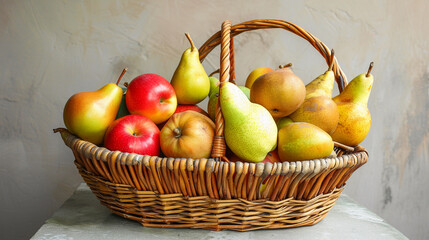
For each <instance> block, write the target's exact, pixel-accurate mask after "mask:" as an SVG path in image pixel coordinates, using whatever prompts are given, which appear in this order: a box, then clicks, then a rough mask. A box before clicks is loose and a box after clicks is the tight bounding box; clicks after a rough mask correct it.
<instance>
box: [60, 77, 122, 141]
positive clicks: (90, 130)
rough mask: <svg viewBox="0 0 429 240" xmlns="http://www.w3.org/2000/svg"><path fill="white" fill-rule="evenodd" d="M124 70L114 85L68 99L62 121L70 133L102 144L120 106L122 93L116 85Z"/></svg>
mask: <svg viewBox="0 0 429 240" xmlns="http://www.w3.org/2000/svg"><path fill="white" fill-rule="evenodd" d="M126 70H127V69H124V70H123V71H122V74H121V76H120V77H119V79H118V81H117V82H116V84H114V83H109V84H107V85H105V86H104V87H102V88H100V89H98V90H96V91H89V92H80V93H76V94H74V95H73V96H71V97H70V98H69V100H68V101H67V103H66V105H65V107H64V112H63V119H64V124H65V125H66V128H67V129H68V130H69V131H70V132H71V133H73V134H75V135H76V136H78V137H80V138H81V139H83V140H86V141H88V142H92V143H94V144H96V145H99V144H101V143H103V139H104V134H105V133H106V130H107V128H108V127H109V125H110V124H111V123H112V122H113V121H114V120H115V117H116V115H117V113H118V109H119V105H120V104H121V100H122V96H123V91H122V89H121V88H120V87H119V86H118V84H119V81H120V80H121V78H122V76H123V75H124V74H125V72H126Z"/></svg>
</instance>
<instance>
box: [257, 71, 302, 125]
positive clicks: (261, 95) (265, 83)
mask: <svg viewBox="0 0 429 240" xmlns="http://www.w3.org/2000/svg"><path fill="white" fill-rule="evenodd" d="M291 65H292V64H288V65H286V66H284V67H281V68H280V69H277V70H274V71H271V72H268V73H266V74H264V75H262V76H260V77H259V78H257V79H256V80H255V82H254V83H253V85H252V88H251V90H250V101H251V102H253V103H258V104H260V105H262V106H264V107H265V108H266V109H267V110H268V111H269V112H270V114H271V116H273V117H274V118H281V117H285V116H287V115H289V114H291V113H293V112H294V111H295V110H296V109H298V107H299V106H300V105H301V104H302V103H303V102H304V98H305V85H304V83H303V82H302V80H301V79H300V78H299V77H298V76H297V75H296V74H295V73H293V71H292V69H290V66H291Z"/></svg>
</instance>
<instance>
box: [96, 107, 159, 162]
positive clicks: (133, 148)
mask: <svg viewBox="0 0 429 240" xmlns="http://www.w3.org/2000/svg"><path fill="white" fill-rule="evenodd" d="M159 135H160V132H159V129H158V127H157V126H156V125H155V123H154V122H152V120H150V119H149V118H147V117H145V116H141V115H127V116H124V117H121V118H119V119H116V120H115V121H114V122H113V123H112V124H110V126H109V128H108V129H107V131H106V136H105V138H104V147H106V148H107V149H109V150H112V151H115V150H118V151H121V152H128V153H137V154H142V155H150V156H159V154H160V147H159Z"/></svg>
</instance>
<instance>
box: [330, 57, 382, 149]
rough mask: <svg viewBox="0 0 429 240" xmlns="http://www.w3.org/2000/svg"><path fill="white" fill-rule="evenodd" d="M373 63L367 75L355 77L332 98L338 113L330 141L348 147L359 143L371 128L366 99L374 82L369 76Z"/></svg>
mask: <svg viewBox="0 0 429 240" xmlns="http://www.w3.org/2000/svg"><path fill="white" fill-rule="evenodd" d="M372 66H373V63H371V64H370V67H369V69H368V72H367V73H362V74H360V75H359V76H357V77H355V78H354V79H353V80H352V81H350V83H349V84H348V85H347V86H346V87H345V88H344V91H343V92H341V93H340V94H339V95H338V96H336V97H335V98H334V101H335V103H336V104H337V105H338V110H339V112H340V119H339V121H338V126H337V129H336V130H335V132H334V133H332V139H334V141H337V142H340V143H342V144H345V145H348V146H356V145H358V144H359V143H361V142H362V141H363V140H364V139H365V137H366V135H367V134H368V132H369V129H370V128H371V114H370V112H369V109H368V107H367V104H368V98H369V95H370V93H371V88H372V83H373V81H374V78H373V76H372V75H371V69H372Z"/></svg>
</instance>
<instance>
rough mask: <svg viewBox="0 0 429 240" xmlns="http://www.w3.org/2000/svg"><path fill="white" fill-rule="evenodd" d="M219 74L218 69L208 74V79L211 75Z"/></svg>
mask: <svg viewBox="0 0 429 240" xmlns="http://www.w3.org/2000/svg"><path fill="white" fill-rule="evenodd" d="M219 72H220V69H219V68H218V69H217V70H216V71H214V72H212V73H210V75H209V77H211V76H213V75H215V74H216V73H219Z"/></svg>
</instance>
